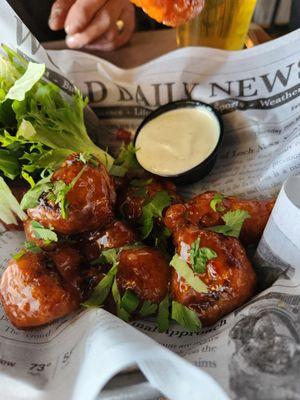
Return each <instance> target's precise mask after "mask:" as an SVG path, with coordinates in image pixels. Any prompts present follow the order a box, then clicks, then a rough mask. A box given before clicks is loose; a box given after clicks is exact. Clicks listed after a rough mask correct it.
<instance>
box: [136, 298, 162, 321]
mask: <svg viewBox="0 0 300 400" xmlns="http://www.w3.org/2000/svg"><path fill="white" fill-rule="evenodd" d="M157 308H158V305H157V304H155V303H152V302H151V301H150V300H145V301H144V302H143V304H142V307H141V308H140V311H139V314H140V315H141V316H142V317H147V316H148V315H153V314H155V313H156V311H157Z"/></svg>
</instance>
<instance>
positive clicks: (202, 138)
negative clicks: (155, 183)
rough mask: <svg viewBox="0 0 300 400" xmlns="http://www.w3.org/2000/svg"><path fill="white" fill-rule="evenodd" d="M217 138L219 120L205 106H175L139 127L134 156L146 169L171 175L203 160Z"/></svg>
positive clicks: (215, 144)
mask: <svg viewBox="0 0 300 400" xmlns="http://www.w3.org/2000/svg"><path fill="white" fill-rule="evenodd" d="M219 137H220V123H219V121H218V119H217V117H216V116H215V114H214V113H213V112H212V111H210V110H209V109H208V108H206V107H205V106H203V107H197V108H192V107H191V108H178V109H175V110H171V111H167V112H165V113H163V114H161V115H159V116H158V117H156V118H154V119H152V120H151V121H150V122H148V123H147V124H146V125H145V126H144V127H143V128H142V129H141V130H140V132H139V134H138V136H137V139H136V142H135V146H136V148H137V149H138V151H137V153H136V156H137V159H138V162H139V163H140V164H141V166H142V167H144V168H145V169H146V170H147V171H149V172H152V173H154V174H157V175H160V176H174V175H177V174H181V173H183V172H186V171H189V170H190V169H192V168H194V167H196V166H197V165H198V164H200V163H201V162H202V161H204V160H205V159H206V158H207V157H208V156H209V155H210V154H211V153H212V152H213V151H214V149H215V147H216V146H217V143H218V141H219Z"/></svg>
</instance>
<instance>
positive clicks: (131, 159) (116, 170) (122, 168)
mask: <svg viewBox="0 0 300 400" xmlns="http://www.w3.org/2000/svg"><path fill="white" fill-rule="evenodd" d="M136 152H137V149H136V148H135V147H134V145H133V144H132V143H129V144H128V145H125V144H122V146H121V147H120V152H119V155H118V157H117V158H116V159H115V161H114V163H113V165H112V167H111V169H110V171H109V172H110V174H111V175H113V176H118V177H123V176H125V175H126V174H127V172H128V171H131V170H137V169H140V168H141V167H140V165H139V163H138V162H137V159H136Z"/></svg>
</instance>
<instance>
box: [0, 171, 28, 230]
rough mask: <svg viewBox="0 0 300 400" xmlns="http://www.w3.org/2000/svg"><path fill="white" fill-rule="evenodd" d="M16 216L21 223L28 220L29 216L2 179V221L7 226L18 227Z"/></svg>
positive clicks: (0, 207) (0, 213)
mask: <svg viewBox="0 0 300 400" xmlns="http://www.w3.org/2000/svg"><path fill="white" fill-rule="evenodd" d="M16 216H17V217H18V218H19V219H20V220H21V221H25V219H26V218H27V215H26V214H25V213H24V211H23V210H22V208H21V206H20V204H19V203H18V201H17V199H16V198H15V197H14V195H13V194H12V192H11V190H10V188H9V187H8V186H7V184H6V183H5V181H4V179H3V178H1V177H0V220H1V221H3V222H4V223H5V224H7V225H9V224H14V225H17V224H18V222H17V219H16Z"/></svg>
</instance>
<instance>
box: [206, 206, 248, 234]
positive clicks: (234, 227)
mask: <svg viewBox="0 0 300 400" xmlns="http://www.w3.org/2000/svg"><path fill="white" fill-rule="evenodd" d="M247 218H251V215H250V214H249V213H248V211H245V210H235V211H228V212H227V213H226V214H224V215H223V216H222V219H223V221H224V222H225V225H218V226H213V227H211V228H209V230H210V231H213V232H217V233H222V234H223V235H226V236H233V237H236V238H238V237H239V236H240V233H241V230H242V227H243V224H244V221H245V219H247Z"/></svg>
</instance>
